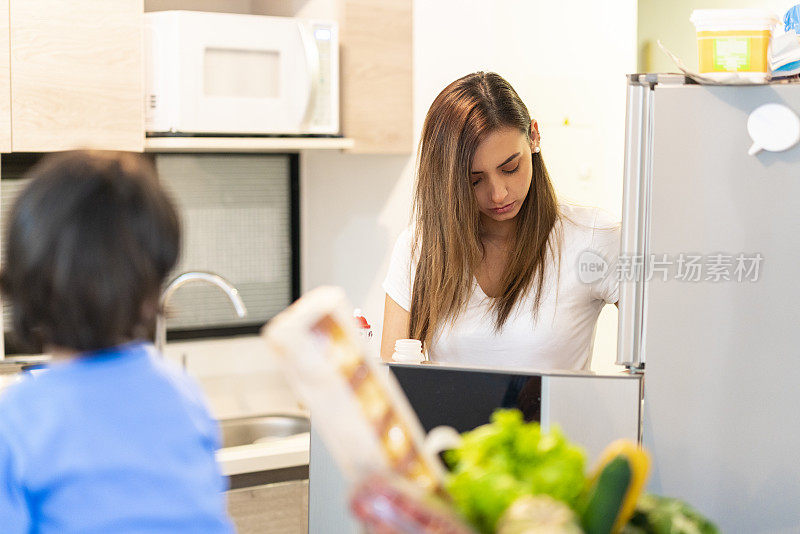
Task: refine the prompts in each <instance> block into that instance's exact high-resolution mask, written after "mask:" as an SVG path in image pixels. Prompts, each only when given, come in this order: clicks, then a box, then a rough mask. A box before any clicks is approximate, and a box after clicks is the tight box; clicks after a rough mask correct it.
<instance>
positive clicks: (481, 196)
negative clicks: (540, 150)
mask: <svg viewBox="0 0 800 534" xmlns="http://www.w3.org/2000/svg"><path fill="white" fill-rule="evenodd" d="M531 133H532V135H531V137H530V138H529V137H528V136H527V135H525V133H524V132H520V131H519V129H518V128H514V127H503V128H499V129H497V130H495V131H493V132H491V133H489V134H488V135H487V136H486V137H485V138H484V139H483V141H481V142H480V144H479V145H478V148H477V150H475V155H474V156H473V158H472V166H471V169H470V183H471V184H472V190H473V192H474V194H475V200H476V201H477V203H478V210H480V212H481V215H482V216H484V217H488V218H489V219H491V220H493V221H498V222H500V221H508V220H511V219H513V218H514V217H516V216H517V213H519V210H520V208H521V207H522V203H523V202H524V201H525V197H527V195H528V190H529V189H530V187H531V179H532V177H533V163H532V161H531V150H532V149H533V147H534V146H537V145H538V126H537V125H536V123H535V122H534V123H533V128H532V132H531Z"/></svg>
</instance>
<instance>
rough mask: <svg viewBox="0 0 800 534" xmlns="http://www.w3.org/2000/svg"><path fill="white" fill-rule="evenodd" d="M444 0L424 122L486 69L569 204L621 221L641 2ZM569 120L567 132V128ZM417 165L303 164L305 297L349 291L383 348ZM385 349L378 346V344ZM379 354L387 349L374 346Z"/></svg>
mask: <svg viewBox="0 0 800 534" xmlns="http://www.w3.org/2000/svg"><path fill="white" fill-rule="evenodd" d="M563 4H564V5H561V4H560V3H556V2H546V1H544V0H535V1H524V0H497V1H494V2H485V1H479V0H461V1H458V0H437V1H436V2H429V1H416V2H415V3H414V80H413V84H414V123H415V131H416V132H417V135H419V131H420V129H421V126H422V122H423V120H424V117H425V113H426V112H427V109H428V106H429V105H430V103H431V102H432V101H433V99H434V97H435V96H436V95H437V94H438V93H439V91H441V90H442V88H444V87H445V86H446V85H447V84H448V83H450V82H451V81H453V80H455V79H456V78H458V77H460V76H463V75H464V74H467V73H469V72H473V71H476V70H493V71H496V72H498V73H500V74H501V75H503V76H504V77H506V78H507V79H508V80H509V81H510V82H511V83H512V85H514V87H515V88H516V89H517V91H518V92H519V93H520V95H521V96H522V98H523V100H524V101H525V102H526V103H527V104H528V106H529V108H530V110H531V113H532V115H533V116H534V117H535V118H536V119H537V120H538V121H539V123H540V128H541V131H542V153H543V155H544V157H545V161H546V163H547V165H548V168H549V170H550V175H551V178H552V179H553V182H554V185H555V186H556V189H557V190H558V192H559V194H560V195H561V196H562V198H570V199H573V200H576V201H579V202H582V203H585V204H591V205H599V206H602V207H604V208H606V209H608V210H609V211H611V212H612V213H615V214H617V215H619V213H620V211H621V196H622V158H623V142H624V117H625V78H624V74H626V73H627V72H633V71H634V70H635V66H636V56H635V53H636V1H635V0H617V1H615V2H613V3H611V4H610V5H609V4H608V3H599V2H590V1H587V0H580V1H573V2H569V3H563ZM565 122H566V125H565ZM414 158H415V156H414V155H409V156H408V157H398V156H354V155H347V154H328V153H307V154H304V155H303V158H302V161H303V163H302V169H301V174H302V183H301V188H302V191H301V198H302V203H303V207H302V210H303V212H302V230H301V231H302V233H303V248H302V253H303V258H302V260H301V261H302V263H303V273H302V281H303V288H304V290H306V289H310V288H313V287H315V286H318V285H322V284H336V285H341V286H343V287H344V288H345V290H346V291H347V293H348V295H349V297H350V299H351V300H352V301H353V303H354V305H356V306H360V307H362V308H363V309H364V311H365V313H366V315H367V318H368V319H369V320H370V322H372V323H373V326H375V327H376V328H375V331H376V338H377V339H380V324H381V321H382V313H383V299H384V293H383V290H382V289H381V288H380V284H381V282H382V280H383V277H384V275H385V272H386V268H387V265H388V255H389V254H390V252H391V247H392V245H393V243H394V239H395V238H396V236H397V235H398V234H399V232H400V231H401V230H402V229H403V228H404V227H405V226H406V225H407V224H408V221H409V217H410V209H411V191H412V182H413V166H414ZM615 343H616V310H615V309H614V308H613V307H606V310H605V311H604V312H603V314H601V320H600V322H599V324H598V332H597V340H596V343H595V360H596V361H598V360H602V361H601V362H600V363H601V365H600V367H601V368H609V367H610V362H611V361H612V360H613V357H614V354H615V352H616V345H615ZM376 345H377V342H376ZM376 350H377V347H376Z"/></svg>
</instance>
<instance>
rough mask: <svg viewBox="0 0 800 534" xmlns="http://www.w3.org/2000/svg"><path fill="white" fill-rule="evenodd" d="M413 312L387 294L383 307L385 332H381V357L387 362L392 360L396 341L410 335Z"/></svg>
mask: <svg viewBox="0 0 800 534" xmlns="http://www.w3.org/2000/svg"><path fill="white" fill-rule="evenodd" d="M410 323H411V314H410V313H409V312H408V311H406V310H405V309H403V307H402V306H400V305H399V304H398V303H396V302H395V301H394V300H393V299H392V297H390V296H389V295H386V304H385V305H384V308H383V333H382V334H381V359H382V360H383V361H385V362H391V361H392V354H394V342H395V341H397V340H398V339H406V338H408V336H409V330H408V329H409V325H410Z"/></svg>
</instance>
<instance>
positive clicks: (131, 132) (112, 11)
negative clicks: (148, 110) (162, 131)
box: [0, 0, 144, 152]
mask: <svg viewBox="0 0 800 534" xmlns="http://www.w3.org/2000/svg"><path fill="white" fill-rule="evenodd" d="M143 11H144V6H143V0H113V1H109V0H10V26H11V32H10V35H11V119H12V124H13V132H12V149H13V150H14V151H15V152H41V151H52V150H64V149H68V148H76V147H92V148H106V149H119V150H134V151H141V150H142V149H143V145H144V118H143V103H142V102H143V100H142V98H143V97H142V95H143V69H142V13H143ZM0 55H2V53H0ZM1 66H2V65H0V67H1ZM1 88H2V87H1V86H0V89H1ZM0 102H2V100H0ZM0 125H1V123H0Z"/></svg>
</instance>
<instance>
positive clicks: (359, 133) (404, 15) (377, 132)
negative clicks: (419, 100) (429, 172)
mask: <svg viewBox="0 0 800 534" xmlns="http://www.w3.org/2000/svg"><path fill="white" fill-rule="evenodd" d="M341 4H342V6H341V11H340V13H341V15H340V24H341V42H342V44H341V49H340V50H341V58H340V61H341V92H342V99H341V105H342V108H341V121H342V132H343V133H344V135H345V136H346V137H349V138H351V139H353V140H354V142H355V145H354V147H353V149H352V150H351V152H355V153H368V154H408V153H410V152H413V150H414V146H413V144H414V132H413V127H414V125H413V123H414V121H413V95H412V89H413V87H412V69H413V59H412V58H413V49H412V18H411V16H412V12H411V4H412V2H411V0H341Z"/></svg>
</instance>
